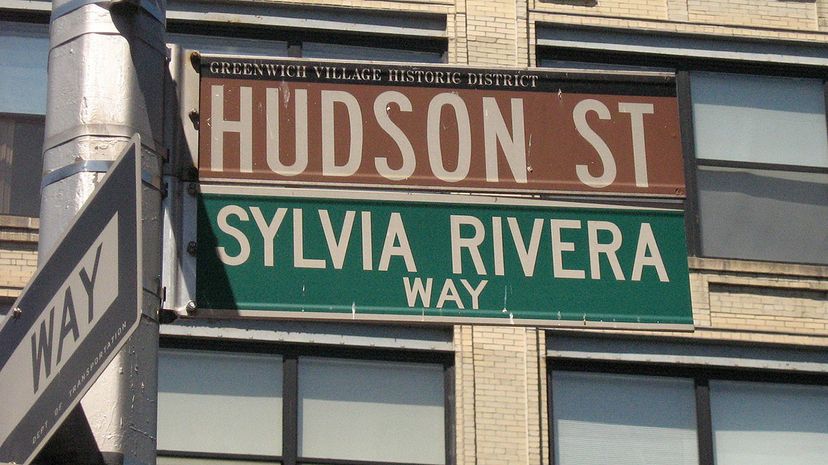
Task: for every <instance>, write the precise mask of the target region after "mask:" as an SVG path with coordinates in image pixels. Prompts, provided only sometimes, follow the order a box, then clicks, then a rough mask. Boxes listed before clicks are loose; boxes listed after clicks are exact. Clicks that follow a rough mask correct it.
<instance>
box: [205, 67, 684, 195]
mask: <svg viewBox="0 0 828 465" xmlns="http://www.w3.org/2000/svg"><path fill="white" fill-rule="evenodd" d="M200 77H201V79H200V97H199V114H200V125H199V128H200V130H199V148H198V153H199V159H198V166H199V178H200V179H201V180H202V181H207V180H218V181H231V182H237V181H245V182H262V181H265V182H268V181H269V182H278V183H281V184H284V183H295V184H304V185H308V184H314V185H317V186H319V185H329V186H343V185H351V186H354V185H359V186H374V187H382V188H394V189H411V188H413V187H416V188H425V189H432V190H449V191H453V192H457V191H476V192H480V191H484V192H528V193H533V194H536V193H539V192H546V193H559V192H560V193H579V194H599V195H604V194H612V195H624V196H629V195H634V196H660V197H673V198H676V197H678V198H680V197H684V195H685V185H684V164H683V158H682V150H681V137H680V124H679V113H678V102H677V98H676V95H675V82H674V81H673V78H672V77H667V76H652V75H651V76H637V77H633V76H630V75H627V76H624V77H618V76H617V75H616V76H612V75H608V74H607V73H604V72H602V73H600V74H598V73H593V74H586V73H582V74H577V73H566V74H564V73H554V72H549V71H543V70H539V69H493V68H486V69H477V68H460V67H456V66H411V65H403V64H378V63H347V62H336V63H329V62H319V61H313V60H298V59H295V60H270V59H253V58H240V57H226V56H202V60H201V70H200Z"/></svg>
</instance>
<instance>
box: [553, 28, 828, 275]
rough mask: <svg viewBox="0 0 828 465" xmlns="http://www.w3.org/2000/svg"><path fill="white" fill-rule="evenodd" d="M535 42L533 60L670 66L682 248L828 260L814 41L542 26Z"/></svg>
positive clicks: (824, 69)
mask: <svg viewBox="0 0 828 465" xmlns="http://www.w3.org/2000/svg"><path fill="white" fill-rule="evenodd" d="M537 42H538V50H537V51H538V53H537V56H538V63H539V65H540V66H548V67H555V68H565V69H568V70H570V69H572V68H580V69H609V70H616V71H624V72H630V71H632V72H635V71H638V72H645V71H660V72H663V71H665V70H666V71H672V72H674V73H676V75H677V79H676V82H677V95H679V105H680V108H681V112H682V138H683V139H684V147H685V150H684V157H685V163H686V164H687V168H688V169H687V171H686V173H687V176H686V178H687V184H688V186H687V187H688V192H687V201H686V203H685V205H686V212H685V214H686V218H687V229H688V231H687V232H688V242H689V243H688V248H689V253H690V255H696V256H701V257H711V258H734V259H746V260H763V261H772V262H788V263H802V264H816V265H826V264H828V247H826V244H828V129H827V128H826V103H825V102H826V75H828V59H826V58H825V47H824V46H823V45H815V46H807V45H794V44H774V43H770V42H742V41H735V40H732V41H728V40H715V39H705V38H699V37H691V36H680V35H667V34H664V35H646V36H645V35H642V34H635V33H630V32H629V31H620V30H618V31H612V30H606V29H597V28H567V27H555V26H551V25H549V26H547V25H538V41H537ZM630 200H631V201H635V199H630Z"/></svg>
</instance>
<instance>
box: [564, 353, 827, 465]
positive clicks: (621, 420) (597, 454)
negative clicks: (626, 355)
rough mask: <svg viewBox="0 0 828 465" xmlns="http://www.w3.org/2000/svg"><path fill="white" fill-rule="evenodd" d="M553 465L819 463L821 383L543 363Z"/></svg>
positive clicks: (822, 451)
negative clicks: (546, 370)
mask: <svg viewBox="0 0 828 465" xmlns="http://www.w3.org/2000/svg"><path fill="white" fill-rule="evenodd" d="M549 367H550V371H549V379H548V382H549V390H550V392H549V399H550V411H551V413H550V418H551V425H550V436H551V441H552V447H551V450H552V457H551V458H550V459H551V460H550V461H551V463H552V464H553V465H570V464H582V463H583V464H594V463H600V462H604V461H606V458H607V457H612V458H613V463H617V464H623V465H651V464H700V465H713V464H715V465H747V464H750V465H757V464H758V465H764V464H768V465H770V464H777V463H786V464H796V465H818V464H821V463H823V462H824V460H825V457H826V454H828V420H826V418H825V415H824V413H825V412H826V411H828V379H826V377H825V376H824V375H805V374H785V373H778V374H772V373H769V372H761V371H756V372H747V371H742V372H740V371H736V370H725V369H713V368H711V369H694V368H686V369H685V368H682V367H680V366H667V365H665V366H656V365H649V364H637V363H616V362H594V361H593V362H589V361H573V360H554V359H553V360H550V361H549Z"/></svg>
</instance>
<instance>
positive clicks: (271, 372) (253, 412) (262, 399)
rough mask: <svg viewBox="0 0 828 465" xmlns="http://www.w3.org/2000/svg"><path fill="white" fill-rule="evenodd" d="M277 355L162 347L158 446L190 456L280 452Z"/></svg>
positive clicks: (280, 385) (279, 454)
mask: <svg viewBox="0 0 828 465" xmlns="http://www.w3.org/2000/svg"><path fill="white" fill-rule="evenodd" d="M282 371H283V370H282V358H281V357H279V356H278V355H271V354H257V353H232V352H216V351H207V350H204V351H198V350H171V349H162V350H161V351H160V353H159V357H158V449H159V450H174V451H176V452H181V453H191V454H195V455H199V454H208V455H213V454H215V455H216V456H228V457H234V456H242V455H244V456H271V457H278V456H281V455H282Z"/></svg>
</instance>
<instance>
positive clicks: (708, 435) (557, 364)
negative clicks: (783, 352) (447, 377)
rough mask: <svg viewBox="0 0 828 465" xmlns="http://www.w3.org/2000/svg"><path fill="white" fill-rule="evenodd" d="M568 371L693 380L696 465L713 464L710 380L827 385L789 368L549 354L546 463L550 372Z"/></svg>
mask: <svg viewBox="0 0 828 465" xmlns="http://www.w3.org/2000/svg"><path fill="white" fill-rule="evenodd" d="M553 371H568V372H579V373H596V374H621V375H634V376H635V375H638V376H657V377H669V378H683V379H692V380H693V385H694V391H695V398H696V437H697V440H698V451H699V465H715V464H714V454H715V451H714V448H713V434H714V431H713V421H712V416H711V408H710V381H743V382H758V383H772V384H787V385H812V386H825V387H828V374H821V373H803V372H791V371H766V370H757V369H734V368H730V367H701V366H693V365H680V364H669V363H647V362H629V361H613V360H584V359H578V358H565V357H549V358H547V364H546V396H547V424H548V428H549V441H548V443H549V457H548V460H549V463H550V464H551V465H557V462H556V461H555V440H556V436H555V421H554V402H553V397H552V396H553V387H552V372H553Z"/></svg>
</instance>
